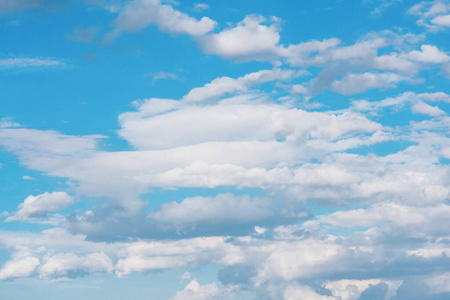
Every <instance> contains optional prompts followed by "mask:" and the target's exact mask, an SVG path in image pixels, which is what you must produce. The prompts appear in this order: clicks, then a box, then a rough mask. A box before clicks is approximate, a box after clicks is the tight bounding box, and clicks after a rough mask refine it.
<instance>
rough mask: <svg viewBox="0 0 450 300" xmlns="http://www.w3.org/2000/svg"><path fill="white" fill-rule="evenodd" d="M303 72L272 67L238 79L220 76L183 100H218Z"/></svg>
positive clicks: (287, 78)
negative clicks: (227, 95)
mask: <svg viewBox="0 0 450 300" xmlns="http://www.w3.org/2000/svg"><path fill="white" fill-rule="evenodd" d="M303 74H305V72H303V71H297V72H295V71H293V70H282V69H272V70H261V71H258V72H253V73H249V74H246V75H244V76H242V77H239V78H237V79H233V78H230V77H219V78H216V79H214V80H213V81H211V82H210V83H207V84H206V85H204V86H203V87H198V88H194V89H192V90H191V91H190V92H189V93H188V94H187V95H185V96H184V97H183V98H182V101H186V102H191V103H201V102H207V101H211V100H218V99H219V98H220V97H223V96H224V95H226V94H231V93H236V92H245V91H247V90H248V89H249V88H251V87H252V86H255V85H260V84H263V83H266V82H271V81H285V80H289V79H292V78H295V77H298V76H300V75H303Z"/></svg>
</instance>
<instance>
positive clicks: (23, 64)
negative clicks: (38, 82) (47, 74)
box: [0, 57, 64, 69]
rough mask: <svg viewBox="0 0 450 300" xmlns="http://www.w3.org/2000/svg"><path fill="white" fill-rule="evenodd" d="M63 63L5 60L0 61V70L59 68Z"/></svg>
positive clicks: (21, 59) (39, 59)
mask: <svg viewBox="0 0 450 300" xmlns="http://www.w3.org/2000/svg"><path fill="white" fill-rule="evenodd" d="M60 66H64V63H63V62H61V61H59V60H56V59H53V58H26V57H20V58H7V59H0V69H13V68H44V67H47V68H48V67H60Z"/></svg>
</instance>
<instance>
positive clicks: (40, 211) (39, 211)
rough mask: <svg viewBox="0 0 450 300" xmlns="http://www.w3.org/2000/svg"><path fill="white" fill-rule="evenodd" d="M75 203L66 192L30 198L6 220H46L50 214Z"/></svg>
mask: <svg viewBox="0 0 450 300" xmlns="http://www.w3.org/2000/svg"><path fill="white" fill-rule="evenodd" d="M74 203H75V199H74V198H73V197H72V196H70V195H68V194H67V193H65V192H54V193H44V194H40V195H37V196H32V195H30V196H28V197H27V198H26V199H25V200H24V202H23V203H21V204H19V210H18V211H17V212H16V213H15V214H14V215H12V216H10V217H8V218H6V220H5V221H6V222H10V221H29V220H33V219H36V218H44V217H46V216H48V215H49V214H50V213H52V212H55V211H58V210H61V209H64V208H66V207H68V206H69V205H72V204H74Z"/></svg>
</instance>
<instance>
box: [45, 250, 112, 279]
mask: <svg viewBox="0 0 450 300" xmlns="http://www.w3.org/2000/svg"><path fill="white" fill-rule="evenodd" d="M112 270H113V263H112V260H111V259H110V258H109V257H108V256H107V255H106V254H105V253H89V254H86V255H82V256H77V255H76V254H74V253H58V254H55V255H53V256H49V257H46V258H44V259H43V261H42V264H41V266H39V269H38V273H39V277H41V278H64V277H69V278H70V277H75V276H80V275H83V274H95V273H108V272H111V271H112Z"/></svg>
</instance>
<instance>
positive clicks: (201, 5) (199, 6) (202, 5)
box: [194, 3, 209, 11]
mask: <svg viewBox="0 0 450 300" xmlns="http://www.w3.org/2000/svg"><path fill="white" fill-rule="evenodd" d="M208 8H209V5H208V4H206V3H196V4H194V9H195V10H197V11H200V10H204V9H208Z"/></svg>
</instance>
